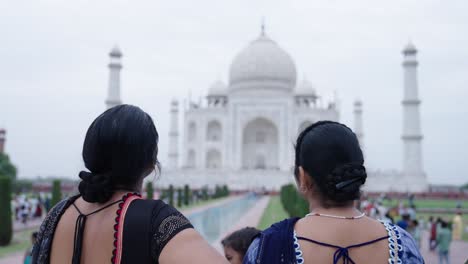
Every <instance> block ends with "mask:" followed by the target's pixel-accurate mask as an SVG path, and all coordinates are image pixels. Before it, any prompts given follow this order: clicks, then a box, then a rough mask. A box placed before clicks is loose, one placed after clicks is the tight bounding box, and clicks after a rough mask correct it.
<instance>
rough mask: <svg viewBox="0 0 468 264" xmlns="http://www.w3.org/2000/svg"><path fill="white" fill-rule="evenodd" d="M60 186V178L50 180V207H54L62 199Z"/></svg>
mask: <svg viewBox="0 0 468 264" xmlns="http://www.w3.org/2000/svg"><path fill="white" fill-rule="evenodd" d="M60 186H61V182H60V180H54V181H53V182H52V200H51V201H50V208H52V207H54V206H55V205H56V204H58V203H59V202H60V200H62V189H61V187H60Z"/></svg>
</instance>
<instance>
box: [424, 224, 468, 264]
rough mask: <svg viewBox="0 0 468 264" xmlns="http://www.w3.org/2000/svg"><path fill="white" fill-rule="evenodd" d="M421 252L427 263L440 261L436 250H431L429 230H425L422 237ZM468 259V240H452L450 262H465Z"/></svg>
mask: <svg viewBox="0 0 468 264" xmlns="http://www.w3.org/2000/svg"><path fill="white" fill-rule="evenodd" d="M421 254H422V255H423V257H424V260H425V261H426V263H427V264H436V263H439V256H438V254H437V250H436V251H429V232H427V231H425V232H423V235H422V238H421ZM467 260H468V242H465V241H452V244H451V245H450V263H456V264H458V263H460V264H463V263H465V262H466V261H467Z"/></svg>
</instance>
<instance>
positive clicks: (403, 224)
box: [397, 214, 410, 230]
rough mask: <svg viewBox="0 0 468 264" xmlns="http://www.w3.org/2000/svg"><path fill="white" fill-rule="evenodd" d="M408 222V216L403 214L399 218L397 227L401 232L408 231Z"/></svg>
mask: <svg viewBox="0 0 468 264" xmlns="http://www.w3.org/2000/svg"><path fill="white" fill-rule="evenodd" d="M409 222H410V215H409V214H404V215H402V216H401V219H400V220H399V221H398V222H397V226H399V227H401V228H402V229H403V230H406V229H408V224H409Z"/></svg>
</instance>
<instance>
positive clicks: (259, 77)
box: [229, 31, 296, 91]
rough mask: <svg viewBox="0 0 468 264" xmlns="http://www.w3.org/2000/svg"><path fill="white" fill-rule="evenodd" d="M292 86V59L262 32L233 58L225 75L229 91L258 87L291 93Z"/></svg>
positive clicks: (294, 82)
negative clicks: (227, 73)
mask: <svg viewBox="0 0 468 264" xmlns="http://www.w3.org/2000/svg"><path fill="white" fill-rule="evenodd" d="M295 84H296V66H295V64H294V61H293V59H292V58H291V56H290V55H289V54H288V53H287V52H286V51H284V50H283V49H282V48H281V47H280V46H278V44H276V42H274V41H273V40H271V39H270V38H269V37H267V36H266V35H265V33H264V32H263V31H262V33H261V35H260V36H259V37H258V38H257V39H256V40H254V41H252V42H251V43H250V44H249V45H248V46H247V47H246V48H244V49H243V50H242V51H241V52H240V53H239V54H238V55H237V56H236V57H235V58H234V60H233V62H232V64H231V68H230V72H229V85H230V89H231V90H236V89H242V88H250V89H251V87H253V86H261V87H273V88H275V89H283V90H284V89H285V90H290V91H291V90H292V89H293V88H294V86H295Z"/></svg>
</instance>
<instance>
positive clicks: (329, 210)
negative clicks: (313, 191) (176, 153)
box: [309, 205, 361, 216]
mask: <svg viewBox="0 0 468 264" xmlns="http://www.w3.org/2000/svg"><path fill="white" fill-rule="evenodd" d="M309 211H310V212H311V213H321V214H329V215H336V216H355V215H357V214H360V213H361V212H359V210H357V209H356V208H355V207H354V206H352V205H350V206H345V207H323V206H310V207H309Z"/></svg>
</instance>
